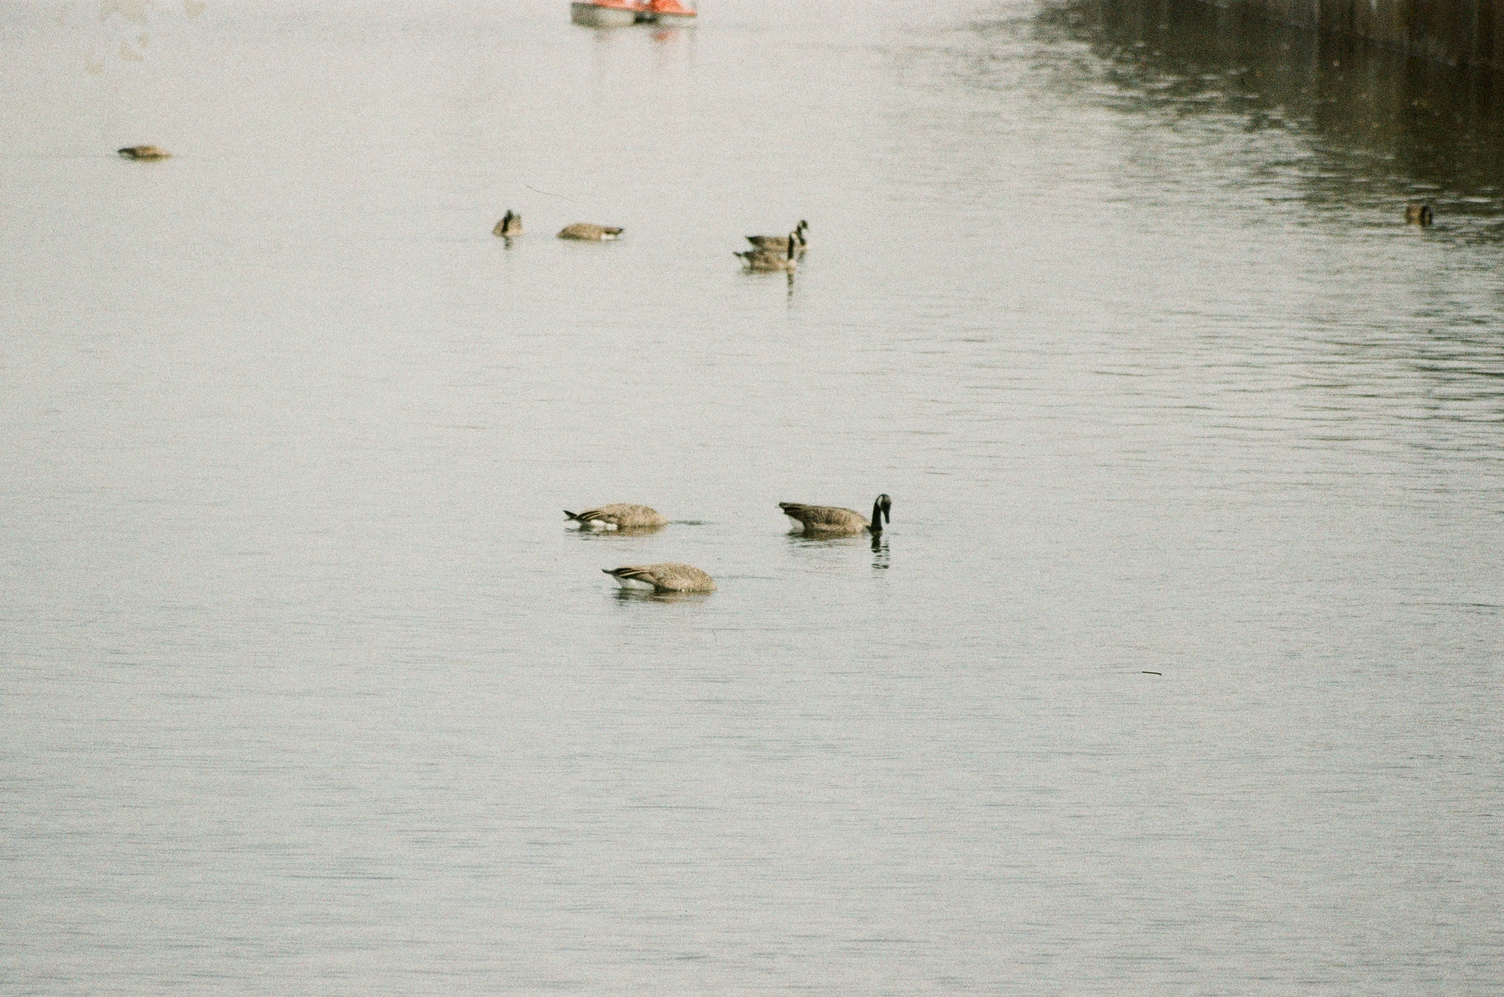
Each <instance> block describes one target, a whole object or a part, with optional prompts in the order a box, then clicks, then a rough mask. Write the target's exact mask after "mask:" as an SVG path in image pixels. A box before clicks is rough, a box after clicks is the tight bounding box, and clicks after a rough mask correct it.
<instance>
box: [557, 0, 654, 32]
mask: <svg viewBox="0 0 1504 997" xmlns="http://www.w3.org/2000/svg"><path fill="white" fill-rule="evenodd" d="M647 15H648V5H647V4H646V3H639V2H636V0H576V2H575V3H571V4H570V5H569V19H570V20H571V21H573V22H574V23H575V24H581V25H584V26H585V27H587V28H622V27H626V26H627V25H629V24H636V23H637V22H638V21H641V20H645V19H646V17H647Z"/></svg>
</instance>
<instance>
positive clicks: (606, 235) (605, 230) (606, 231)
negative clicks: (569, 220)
mask: <svg viewBox="0 0 1504 997" xmlns="http://www.w3.org/2000/svg"><path fill="white" fill-rule="evenodd" d="M620 235H621V229H619V228H611V227H610V226H607V225H592V224H590V223H589V222H575V223H574V224H573V225H565V226H564V227H563V228H561V229H559V238H560V239H585V240H588V241H594V242H600V241H601V240H604V239H615V238H617V237H619V236H620Z"/></svg>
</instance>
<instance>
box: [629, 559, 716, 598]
mask: <svg viewBox="0 0 1504 997" xmlns="http://www.w3.org/2000/svg"><path fill="white" fill-rule="evenodd" d="M601 570H602V571H604V572H605V573H606V574H608V575H610V576H611V577H613V578H615V579H616V580H617V582H619V583H620V584H621V585H622V587H623V588H626V587H627V586H628V584H629V583H633V582H635V583H636V584H638V585H651V586H652V587H653V591H654V592H714V591H715V579H713V578H711V577H710V576H709V575H707V574H706V573H705V572H703V571H701V570H700V569H699V568H696V567H695V566H694V565H692V564H678V563H674V562H668V563H664V564H640V565H632V566H628V567H625V568H602V569H601Z"/></svg>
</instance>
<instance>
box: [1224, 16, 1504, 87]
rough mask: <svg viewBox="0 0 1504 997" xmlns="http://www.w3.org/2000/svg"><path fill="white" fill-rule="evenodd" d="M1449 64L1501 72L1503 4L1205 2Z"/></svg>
mask: <svg viewBox="0 0 1504 997" xmlns="http://www.w3.org/2000/svg"><path fill="white" fill-rule="evenodd" d="M1208 2H1210V3H1212V5H1213V6H1216V7H1246V8H1249V9H1251V10H1254V11H1257V12H1259V13H1261V14H1264V15H1265V16H1267V17H1271V18H1274V19H1276V20H1280V21H1284V22H1286V23H1289V24H1298V25H1303V26H1309V27H1314V28H1317V29H1319V30H1321V31H1327V32H1331V33H1333V34H1341V35H1352V36H1355V37H1358V38H1366V39H1369V40H1370V41H1373V42H1375V43H1376V44H1379V45H1383V46H1385V47H1386V48H1393V49H1397V50H1399V51H1402V52H1408V53H1410V54H1412V55H1418V56H1422V57H1424V58H1428V59H1435V60H1437V61H1440V62H1446V63H1450V64H1452V65H1474V66H1487V67H1489V68H1491V69H1494V70H1498V71H1501V72H1504V0H1208Z"/></svg>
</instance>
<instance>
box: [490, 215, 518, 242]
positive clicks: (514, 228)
mask: <svg viewBox="0 0 1504 997" xmlns="http://www.w3.org/2000/svg"><path fill="white" fill-rule="evenodd" d="M491 234H492V235H500V236H505V237H507V238H511V237H512V236H514V235H521V234H522V216H521V215H514V214H512V209H511V208H508V209H507V213H506V214H504V215H502V216H501V221H499V222H497V223H496V227H495V228H493V229H492V230H491Z"/></svg>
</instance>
